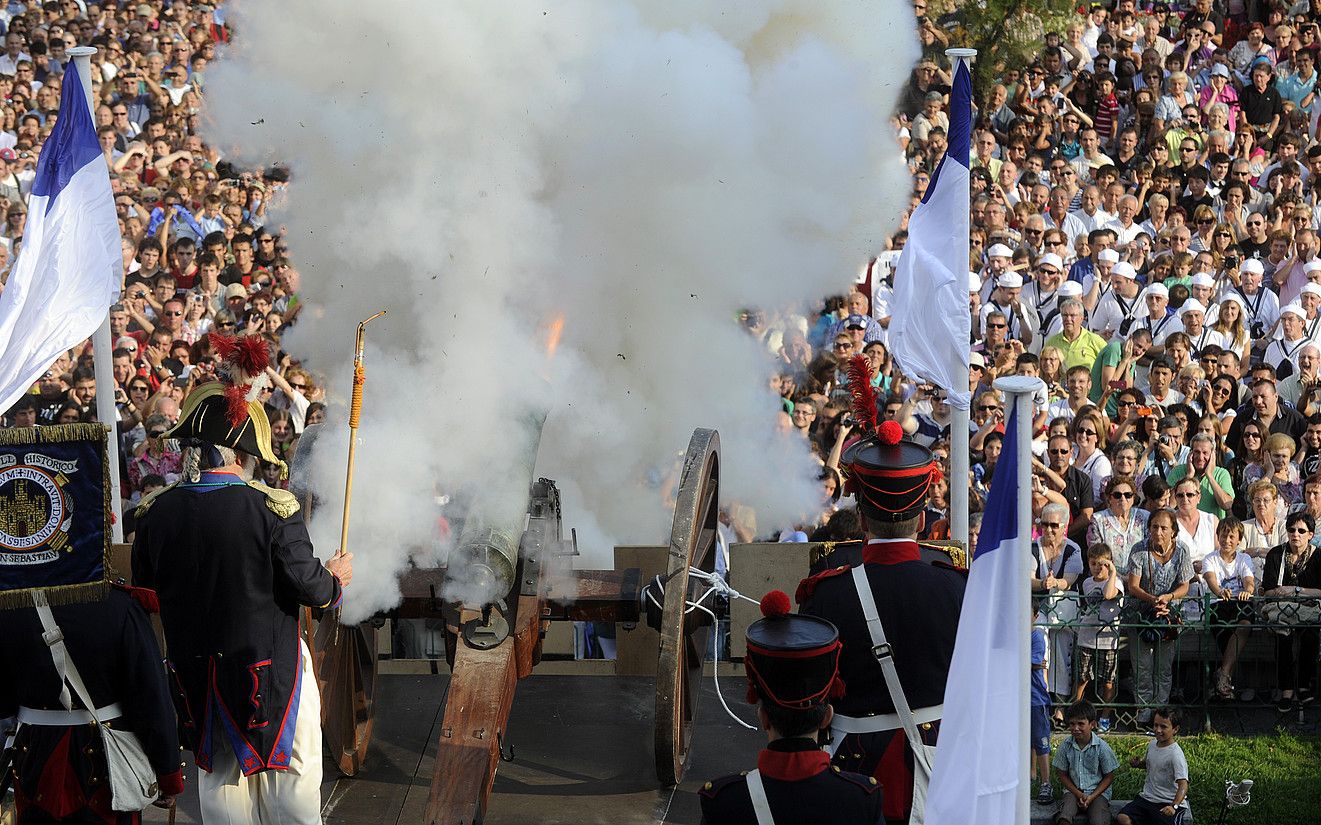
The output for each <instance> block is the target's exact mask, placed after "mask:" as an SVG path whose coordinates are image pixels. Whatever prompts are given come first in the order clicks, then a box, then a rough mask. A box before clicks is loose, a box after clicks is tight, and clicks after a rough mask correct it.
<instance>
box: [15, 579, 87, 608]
mask: <svg viewBox="0 0 1321 825" xmlns="http://www.w3.org/2000/svg"><path fill="white" fill-rule="evenodd" d="M35 590H40V591H43V592H44V593H45V594H46V600H47V601H48V602H50V603H51V604H53V605H54V604H82V603H84V602H99V601H102V600H103V599H105V597H106V594H108V593H109V592H110V583H109V582H107V581H104V580H103V581H99V582H86V583H85V584H57V585H55V586H53V587H25V588H23V589H22V590H0V610H17V609H19V608H23V607H31V606H32V593H33V591H35Z"/></svg>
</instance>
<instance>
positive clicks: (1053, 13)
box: [941, 0, 1080, 100]
mask: <svg viewBox="0 0 1321 825" xmlns="http://www.w3.org/2000/svg"><path fill="white" fill-rule="evenodd" d="M951 5H952V6H954V8H952V9H951V10H950V12H949V13H948V14H947V15H946V16H944V17H943V18H942V19H941V24H942V28H944V29H945V30H946V32H947V33H948V35H949V45H951V46H962V47H967V48H971V49H976V50H977V60H976V62H975V64H974V65H973V72H972V82H973V93H974V95H975V96H976V99H978V100H982V99H984V97H985V95H986V93H987V92H988V91H989V90H990V88H991V86H992V85H994V84H995V82H996V80H997V79H998V78H1000V77H1001V76H1002V75H1003V74H1004V72H1005V71H1006V70H1007V69H1012V68H1017V69H1021V68H1023V67H1024V66H1026V65H1027V64H1028V63H1029V62H1030V61H1031V60H1032V59H1033V58H1034V57H1035V56H1037V55H1038V54H1040V52H1041V49H1042V47H1043V46H1044V45H1045V36H1046V32H1050V31H1056V32H1060V33H1061V34H1063V32H1064V26H1065V25H1066V24H1067V23H1068V22H1069V21H1070V20H1071V19H1079V17H1080V14H1079V10H1078V6H1077V5H1076V2H1071V0H977V2H962V1H961V0H959V1H958V2H954V3H952V4H951Z"/></svg>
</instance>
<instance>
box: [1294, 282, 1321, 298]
mask: <svg viewBox="0 0 1321 825" xmlns="http://www.w3.org/2000/svg"><path fill="white" fill-rule="evenodd" d="M1298 294H1299V295H1304V294H1306V295H1321V286H1317V285H1316V284H1314V283H1312V282H1311V281H1308V282H1307V283H1305V284H1303V289H1302V291H1301V292H1299V293H1298Z"/></svg>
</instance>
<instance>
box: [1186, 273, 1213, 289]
mask: <svg viewBox="0 0 1321 825" xmlns="http://www.w3.org/2000/svg"><path fill="white" fill-rule="evenodd" d="M1192 285H1193V286H1210V287H1213V286H1215V285H1216V279H1215V278H1212V277H1211V276H1210V275H1208V274H1207V273H1205V272H1198V273H1197V274H1196V275H1194V276H1193V279H1192Z"/></svg>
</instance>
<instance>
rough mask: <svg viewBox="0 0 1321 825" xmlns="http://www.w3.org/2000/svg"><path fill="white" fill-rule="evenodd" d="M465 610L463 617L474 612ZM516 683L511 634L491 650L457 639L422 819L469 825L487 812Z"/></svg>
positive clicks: (438, 823) (476, 615)
mask: <svg viewBox="0 0 1321 825" xmlns="http://www.w3.org/2000/svg"><path fill="white" fill-rule="evenodd" d="M479 617H480V614H479V613H478V612H476V611H469V610H465V611H463V614H462V620H463V621H464V622H466V621H468V620H469V619H473V618H479ZM517 683H518V662H517V657H516V656H515V636H514V635H510V636H509V638H507V639H505V640H504V641H503V642H501V643H500V644H499V645H496V646H495V647H493V648H491V649H490V650H479V649H477V648H475V647H469V646H468V645H466V644H464V643H463V642H462V641H460V642H459V646H458V651H457V652H456V654H455V656H454V669H453V672H452V674H451V676H450V683H449V690H448V692H447V693H446V696H445V717H444V719H443V721H442V722H441V724H440V739H439V742H438V747H437V748H436V766H435V770H434V771H433V773H432V776H431V793H430V795H429V796H428V797H427V807H426V814H425V820H424V821H425V822H426V825H474V823H477V822H480V821H481V819H482V816H483V815H484V814H485V812H486V803H487V802H488V801H489V800H490V798H491V786H492V785H493V784H494V782H495V768H496V765H497V764H498V763H499V761H500V743H501V742H502V741H503V738H504V735H505V729H506V726H507V725H508V723H509V711H510V709H511V708H512V707H513V705H514V689H515V686H516V685H517Z"/></svg>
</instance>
